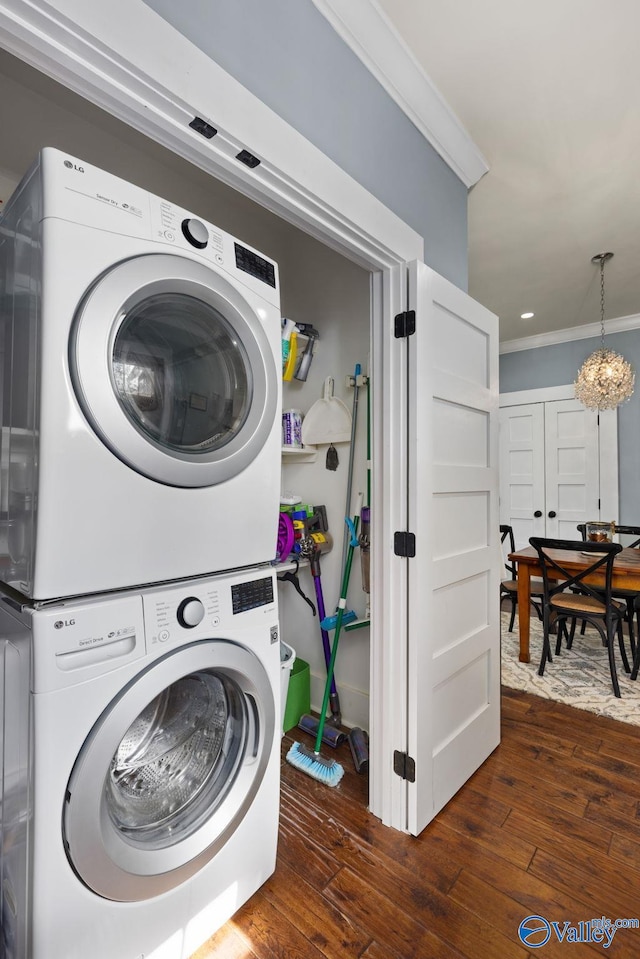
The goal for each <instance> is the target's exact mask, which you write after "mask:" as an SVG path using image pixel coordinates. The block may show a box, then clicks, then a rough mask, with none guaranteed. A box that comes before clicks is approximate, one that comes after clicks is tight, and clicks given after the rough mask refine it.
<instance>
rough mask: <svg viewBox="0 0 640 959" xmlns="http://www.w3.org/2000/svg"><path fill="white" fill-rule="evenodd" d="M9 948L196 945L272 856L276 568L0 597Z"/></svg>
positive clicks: (141, 949)
mask: <svg viewBox="0 0 640 959" xmlns="http://www.w3.org/2000/svg"><path fill="white" fill-rule="evenodd" d="M0 637H1V642H0V651H1V659H0V664H1V666H2V675H1V676H0V679H1V680H2V688H3V690H4V697H3V706H2V710H1V711H0V720H1V721H2V732H3V735H2V737H0V744H1V746H2V757H1V758H2V779H1V781H0V784H1V786H2V790H1V792H0V798H1V801H2V810H1V812H2V815H1V817H0V832H1V836H0V838H1V842H0V880H1V884H2V885H1V900H0V922H1V927H2V936H3V941H4V950H5V952H4V953H2V947H1V946H0V955H3V957H4V959H87V956H91V957H92V959H186V957H188V956H191V955H192V954H193V953H194V952H195V951H196V949H197V948H198V947H199V946H200V945H201V943H202V942H204V941H206V939H207V938H208V937H209V936H211V935H212V934H213V933H214V932H215V931H216V930H217V929H218V928H219V927H220V926H221V925H222V924H223V923H224V922H225V921H226V920H227V919H228V918H229V917H230V916H231V915H232V914H233V913H234V912H235V911H236V910H237V909H238V907H239V906H240V905H242V904H243V903H244V902H245V901H246V900H247V899H248V898H249V897H250V896H251V895H252V894H253V893H254V892H255V890H256V889H257V888H258V887H259V886H260V885H261V884H262V883H263V882H264V881H265V880H266V879H267V878H268V877H269V876H270V875H271V873H272V872H273V870H274V868H275V858H276V842H277V830H278V805H279V770H280V733H279V728H278V727H279V715H280V713H279V703H280V643H279V640H278V626H277V590H276V584H275V576H274V573H273V571H272V570H271V569H270V568H268V567H264V568H258V569H254V570H252V571H249V572H242V571H238V572H237V573H234V574H231V575H225V576H218V577H205V578H201V579H195V580H191V581H189V582H187V583H180V584H171V585H164V586H161V587H157V588H150V589H144V590H140V591H137V592H136V591H133V590H131V591H123V592H121V593H118V594H117V595H112V596H102V597H91V598H87V599H85V600H84V601H77V600H76V601H67V602H58V603H51V604H44V605H42V606H41V607H39V608H34V606H28V607H21V606H20V602H19V599H18V600H17V601H16V600H15V599H9V598H7V597H4V598H2V599H0Z"/></svg>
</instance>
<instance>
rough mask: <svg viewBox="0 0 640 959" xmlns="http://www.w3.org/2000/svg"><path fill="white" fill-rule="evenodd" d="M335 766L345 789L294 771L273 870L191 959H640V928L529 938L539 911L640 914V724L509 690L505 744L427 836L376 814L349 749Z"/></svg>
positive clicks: (285, 771)
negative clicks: (530, 944)
mask: <svg viewBox="0 0 640 959" xmlns="http://www.w3.org/2000/svg"><path fill="white" fill-rule="evenodd" d="M292 733H295V738H298V739H299V741H301V740H302V739H304V734H303V733H299V732H298V731H297V730H292ZM290 743H291V738H290V737H289V736H285V738H284V740H283V756H284V755H285V753H286V750H287V749H288V747H289V745H290ZM336 758H338V760H339V761H340V762H341V763H342V765H343V766H344V768H345V777H344V779H343V781H342V783H341V784H340V786H339V787H338V788H337V789H329V788H328V787H326V786H322V785H320V784H319V783H316V782H315V781H314V780H312V779H310V778H309V777H308V776H305V775H304V774H302V773H300V772H299V771H298V770H296V769H294V768H293V767H292V766H290V765H289V764H288V763H286V762H284V760H283V765H282V806H281V817H280V822H281V827H280V845H279V852H278V865H277V868H276V872H275V874H274V875H273V876H272V878H271V879H270V880H269V881H268V882H267V883H266V884H265V885H264V886H263V887H262V889H260V890H259V892H258V893H257V894H256V895H255V896H254V897H253V898H252V899H251V900H250V902H248V903H247V904H246V905H245V906H243V907H242V908H241V909H240V911H239V912H238V913H237V914H236V916H235V917H234V918H233V919H232V920H231V921H230V922H228V923H227V924H226V925H225V926H224V927H223V928H222V929H221V930H220V931H219V932H218V934H217V935H215V936H214V937H213V938H212V939H210V940H209V942H208V943H206V945H204V946H203V947H202V948H201V949H200V950H199V951H198V953H197V954H196V956H195V957H194V959H323V957H324V959H352V957H362V959H431V957H433V959H526V957H528V956H529V957H533V956H540V957H544V959H547V957H561V956H562V957H578V959H583V957H584V959H594V956H596V955H600V956H615V957H624V959H627V957H628V959H637V957H638V956H639V955H640V929H619V930H618V931H616V933H615V935H614V937H613V941H612V942H611V945H610V947H609V948H607V949H603V946H602V945H601V944H599V943H595V942H591V943H586V942H571V941H569V942H567V941H564V942H559V941H558V939H557V937H556V936H555V934H552V937H551V939H550V940H549V942H548V943H547V944H546V945H545V946H543V947H542V948H540V949H530V950H527V949H526V948H525V947H524V946H523V944H522V943H521V941H520V939H519V938H518V927H519V924H520V923H521V921H522V920H523V919H524V918H525V917H527V916H529V915H533V914H538V915H540V916H544V917H545V918H547V919H549V921H553V922H559V923H560V924H561V927H562V926H564V923H565V922H566V923H569V924H570V925H571V926H575V927H577V926H578V923H580V922H584V921H586V920H589V919H592V918H594V917H600V916H607V917H609V918H610V919H612V920H615V919H619V918H620V919H634V918H640V727H635V726H629V725H625V724H621V723H617V722H615V721H613V720H609V719H605V718H601V717H598V716H595V715H594V714H592V713H587V712H583V711H579V710H576V709H572V708H570V707H567V706H563V705H562V704H560V703H553V702H550V701H548V700H545V699H541V698H539V697H535V696H530V695H528V694H525V693H518V692H515V691H513V690H508V689H503V699H502V742H501V744H500V746H499V747H498V749H497V750H496V751H495V752H494V753H493V755H492V756H490V757H489V759H488V760H487V761H486V762H485V763H484V765H483V766H482V767H481V769H479V770H478V772H477V773H476V774H475V775H474V776H473V777H472V778H471V780H470V781H469V782H468V783H467V784H466V785H465V786H464V787H463V789H461V790H460V792H459V793H458V794H457V795H456V796H455V797H454V798H453V799H452V800H451V802H450V803H449V804H448V805H447V806H446V808H445V809H444V810H443V811H442V812H441V813H440V815H439V816H437V818H436V820H435V821H434V822H433V823H431V825H430V826H429V827H427V829H426V830H425V831H424V832H423V833H422V835H421V836H420V837H419V838H417V839H415V838H412V837H410V836H406V835H403V834H402V833H399V832H397V831H395V830H391V829H387V828H386V827H384V826H382V825H381V823H380V822H379V820H377V819H376V818H375V817H373V816H371V815H370V814H369V813H368V812H367V809H366V802H367V783H366V778H365V777H363V776H358V775H357V774H356V773H355V772H354V770H353V763H352V761H351V754H350V752H349V749H348V747H347V746H344V747H341V749H340V750H338V751H337V752H336ZM567 928H568V927H567ZM569 935H571V933H569Z"/></svg>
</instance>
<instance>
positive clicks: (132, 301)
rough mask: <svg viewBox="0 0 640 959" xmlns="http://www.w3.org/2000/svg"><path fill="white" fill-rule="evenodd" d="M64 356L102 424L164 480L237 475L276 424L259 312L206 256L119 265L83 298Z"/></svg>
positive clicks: (207, 481)
mask: <svg viewBox="0 0 640 959" xmlns="http://www.w3.org/2000/svg"><path fill="white" fill-rule="evenodd" d="M69 359H70V368H71V376H72V381H73V384H74V388H75V391H76V395H77V397H78V401H79V403H80V405H81V407H82V409H83V411H84V413H85V416H86V417H87V420H88V421H89V423H90V425H91V426H92V428H93V429H94V430H95V432H96V433H97V435H98V436H99V437H100V439H101V440H102V441H103V442H104V443H105V444H106V446H107V447H108V448H109V449H110V450H111V451H112V452H113V453H115V454H116V455H117V456H118V457H119V458H120V459H121V460H123V461H124V462H125V463H126V464H127V465H128V466H130V467H132V468H133V469H135V470H136V471H138V472H139V473H142V474H144V475H145V476H148V477H149V478H151V479H154V480H156V481H158V482H161V483H164V484H167V485H171V486H182V487H198V486H212V485H215V484H216V483H220V482H223V481H224V480H227V479H230V478H231V477H233V476H235V475H237V474H238V473H239V472H241V471H242V470H243V469H244V468H245V467H246V466H247V465H248V464H249V463H250V462H251V461H252V460H253V459H255V457H256V455H257V454H258V453H259V452H260V450H261V449H262V447H263V446H264V444H265V442H266V440H267V438H268V436H269V435H270V433H271V431H272V429H273V424H274V420H275V417H276V412H277V410H276V406H277V388H278V384H277V376H278V373H277V370H276V367H275V361H274V354H273V348H272V346H271V345H270V341H269V337H268V335H267V333H266V332H265V328H264V324H263V321H262V320H261V319H260V318H259V317H258V315H257V313H256V311H255V310H254V309H253V308H252V307H251V306H250V304H249V303H248V302H247V300H246V299H245V298H244V297H243V296H242V295H241V294H240V292H239V291H238V290H237V289H236V288H235V287H234V286H233V285H232V284H231V283H229V281H228V280H227V279H226V278H225V277H224V276H222V275H221V274H219V273H217V272H216V271H214V270H213V269H210V268H209V267H207V266H205V265H204V264H202V263H197V262H194V261H192V260H188V259H185V258H183V257H181V256H177V255H170V254H148V255H146V256H138V257H134V258H133V259H129V260H125V261H123V262H121V263H118V264H116V265H115V266H114V267H112V268H111V269H110V270H108V271H107V272H106V273H105V274H104V275H102V276H101V277H100V278H99V279H98V280H97V281H96V283H94V284H93V286H92V287H91V288H90V289H89V291H88V292H87V294H86V295H85V297H84V298H83V300H82V302H81V303H80V305H79V307H78V310H77V314H76V317H75V320H74V324H73V329H72V335H71V341H70V347H69Z"/></svg>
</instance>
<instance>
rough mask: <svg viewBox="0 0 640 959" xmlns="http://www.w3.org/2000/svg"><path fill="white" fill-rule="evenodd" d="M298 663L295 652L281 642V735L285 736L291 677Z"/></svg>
mask: <svg viewBox="0 0 640 959" xmlns="http://www.w3.org/2000/svg"><path fill="white" fill-rule="evenodd" d="M295 661H296V654H295V650H293V649H292V648H291V646H288V645H287V643H283V642H282V640H281V641H280V735H281V736H284V711H285V708H286V705H287V693H288V692H289V677H290V676H291V670H292V669H293V664H294V663H295Z"/></svg>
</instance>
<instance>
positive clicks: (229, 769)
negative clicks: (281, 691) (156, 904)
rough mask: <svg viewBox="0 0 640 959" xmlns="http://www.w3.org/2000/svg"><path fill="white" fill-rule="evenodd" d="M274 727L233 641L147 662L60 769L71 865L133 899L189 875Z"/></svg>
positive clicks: (239, 805) (249, 661) (224, 828)
mask: <svg viewBox="0 0 640 959" xmlns="http://www.w3.org/2000/svg"><path fill="white" fill-rule="evenodd" d="M274 734H275V703H274V695H273V691H272V688H271V684H270V682H269V679H268V676H267V673H266V671H265V669H264V667H263V666H262V664H261V663H260V661H259V659H258V658H257V657H256V656H255V654H254V653H251V652H249V651H248V650H247V649H245V648H244V647H242V646H238V645H237V644H235V643H231V642H227V641H224V640H215V641H213V640H210V641H204V642H197V643H194V644H193V645H191V646H186V647H183V648H182V649H180V650H178V651H176V652H175V653H171V654H169V655H168V656H166V657H164V658H163V659H161V660H159V661H157V662H156V663H155V664H154V665H152V666H150V667H149V668H148V669H147V670H145V671H144V672H143V673H141V674H140V675H139V676H138V677H137V678H136V679H135V680H133V681H132V682H131V683H130V684H129V685H128V686H127V687H125V689H124V690H123V692H122V693H121V694H120V695H119V696H118V697H117V698H116V699H115V700H114V701H113V702H112V703H111V704H110V706H109V707H108V708H107V709H106V710H105V711H104V713H103V714H102V716H101V717H100V719H99V720H98V722H97V723H96V724H95V726H94V728H93V729H92V731H91V732H90V734H89V736H88V737H87V739H86V741H85V744H84V746H83V748H82V750H81V752H80V754H79V756H78V759H77V760H76V763H75V765H74V768H73V771H72V774H71V777H70V779H69V784H68V788H67V796H66V801H65V808H64V815H63V832H64V843H65V849H66V852H67V856H68V858H69V861H70V863H71V865H72V866H73V869H74V870H75V872H76V873H77V875H78V876H79V877H80V879H81V880H82V881H83V882H84V883H85V885H87V886H88V887H89V888H91V889H93V890H94V892H96V893H97V894H98V895H100V896H103V897H104V898H106V899H112V900H118V901H121V902H137V901H141V900H144V899H149V898H151V897H153V896H157V895H159V894H160V893H163V892H166V891H168V890H169V889H172V888H173V887H174V886H176V885H178V884H179V883H181V882H183V881H184V880H185V879H188V878H189V877H190V876H192V875H194V874H195V873H197V872H198V871H199V870H200V869H201V868H202V866H203V865H204V864H205V863H207V862H208V861H209V860H210V859H212V858H213V857H214V856H215V855H216V853H217V852H218V851H219V850H220V849H221V848H222V846H223V845H224V843H225V842H226V841H227V840H228V839H229V838H230V837H231V835H232V834H233V833H234V832H235V830H236V829H238V827H239V826H240V823H241V822H242V819H243V818H244V816H245V814H246V812H247V810H248V809H249V807H250V806H251V804H252V802H253V801H254V800H255V797H256V793H257V791H258V789H259V787H260V784H261V782H262V780H263V778H264V775H265V771H266V769H267V765H268V762H269V758H270V754H271V751H272V749H273V744H274ZM276 788H277V787H276Z"/></svg>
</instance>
